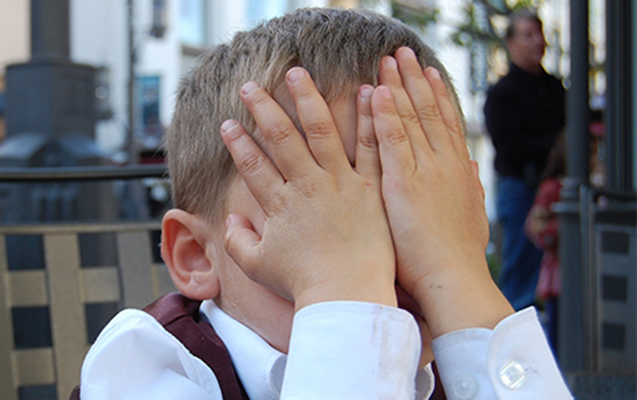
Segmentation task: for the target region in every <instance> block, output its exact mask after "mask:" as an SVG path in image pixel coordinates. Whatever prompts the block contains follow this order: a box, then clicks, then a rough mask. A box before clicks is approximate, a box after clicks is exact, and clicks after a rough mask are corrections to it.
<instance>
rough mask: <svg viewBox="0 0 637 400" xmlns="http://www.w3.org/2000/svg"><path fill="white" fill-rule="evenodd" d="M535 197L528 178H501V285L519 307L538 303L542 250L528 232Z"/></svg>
mask: <svg viewBox="0 0 637 400" xmlns="http://www.w3.org/2000/svg"><path fill="white" fill-rule="evenodd" d="M534 199H535V190H533V189H530V188H529V187H528V186H527V185H526V184H525V183H524V180H522V179H519V178H511V177H500V178H499V180H498V196H497V204H496V208H497V212H498V219H499V221H500V224H501V225H502V237H503V244H502V269H501V270H500V276H499V286H500V290H502V293H503V294H504V296H506V298H507V299H508V300H509V302H510V303H511V305H512V306H513V308H514V309H515V310H521V309H523V308H526V307H528V306H530V305H532V304H533V303H534V302H535V288H536V287H537V280H538V276H539V273H540V262H541V261H542V251H541V250H539V249H538V248H537V247H535V245H534V244H533V243H531V241H530V240H529V239H528V238H527V237H526V234H525V233H524V221H525V219H526V215H527V214H528V212H529V210H530V209H531V206H532V205H533V200H534Z"/></svg>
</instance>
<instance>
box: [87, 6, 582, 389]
mask: <svg viewBox="0 0 637 400" xmlns="http://www.w3.org/2000/svg"><path fill="white" fill-rule="evenodd" d="M411 49H413V51H412V50H411ZM414 51H415V53H416V54H417V55H416V54H414ZM392 55H393V57H392ZM423 66H431V67H433V68H431V67H428V68H427V69H426V70H425V73H424V74H423V69H422V68H423ZM441 75H442V77H441ZM246 82H248V83H246ZM379 83H380V85H379ZM450 87H451V84H450V82H449V79H448V78H447V77H446V73H445V72H444V68H443V67H442V65H440V63H439V62H438V61H437V60H436V59H435V57H434V56H433V53H432V52H431V50H430V49H429V48H427V47H426V46H425V45H424V44H422V43H421V42H420V40H419V39H418V38H417V36H416V35H415V34H414V33H412V32H411V31H409V30H408V29H407V28H405V27H404V26H403V25H401V24H400V23H398V22H396V21H394V20H390V19H387V18H385V17H382V16H378V15H375V14H371V13H366V12H362V11H352V10H348V11H344V10H329V9H312V10H301V11H297V12H295V13H293V14H290V15H288V16H285V17H282V18H279V19H275V20H272V21H269V22H267V23H265V24H264V25H262V26H260V27H257V28H255V29H253V30H251V31H249V32H244V33H239V34H237V35H236V36H235V38H234V40H233V41H232V42H231V43H230V44H229V45H227V46H220V47H218V48H216V49H214V50H212V51H210V52H209V53H207V54H205V55H204V56H203V57H202V58H201V60H200V63H199V65H198V66H197V67H196V68H195V69H194V70H193V71H192V72H191V74H190V76H189V77H188V78H186V79H185V80H184V81H183V82H182V85H181V89H180V91H179V95H178V99H177V106H176V111H175V115H174V117H173V124H172V126H171V130H170V134H169V137H168V139H167V144H166V146H167V150H168V158H169V163H170V172H171V178H172V180H173V186H174V197H175V205H176V209H174V210H171V211H169V212H168V213H167V214H166V216H165V217H164V222H163V235H162V254H163V257H164V260H165V262H166V264H167V265H168V267H169V270H170V273H171V277H172V278H173V281H174V283H175V285H176V286H177V288H178V289H179V290H180V292H181V293H183V294H184V295H185V296H186V297H188V298H190V299H194V300H203V302H202V303H201V306H200V307H199V308H198V312H197V313H195V314H196V315H195V316H194V319H195V320H197V324H198V326H199V325H201V324H203V327H202V328H201V329H202V330H208V332H210V330H211V329H212V328H213V330H212V333H210V334H209V337H212V338H213V339H212V340H211V341H210V343H213V345H212V346H213V347H214V349H215V351H218V355H219V357H217V358H223V357H227V356H228V355H229V357H230V359H231V365H227V368H219V367H218V364H215V363H216V361H214V362H208V357H207V355H205V354H204V355H202V356H196V354H198V353H197V352H198V351H200V350H201V349H198V350H197V351H195V352H191V351H189V349H190V348H186V347H185V346H184V344H183V343H182V342H183V341H182V342H180V341H179V340H177V337H180V335H181V334H182V333H183V332H181V333H173V330H170V329H172V328H170V329H169V328H167V327H166V326H167V325H169V323H166V321H164V320H163V319H162V318H158V319H157V320H155V319H154V318H153V317H151V316H150V315H148V314H147V313H144V312H141V311H136V310H126V311H123V312H122V313H120V314H119V315H118V316H117V317H116V318H115V319H114V320H113V321H112V322H111V323H110V324H109V326H107V327H106V328H105V330H104V331H103V332H102V334H101V335H100V337H99V338H98V340H97V341H96V343H95V345H94V346H93V348H92V349H91V351H90V352H89V354H88V355H87V358H86V361H85V363H84V366H83V368H82V398H85V399H93V398H110V399H112V398H136V399H137V398H153V399H156V398H167V399H168V398H170V399H180V398H183V399H187V398H210V399H219V398H246V397H250V398H253V399H270V398H272V399H276V398H279V397H280V398H286V399H357V398H360V399H371V398H386V399H413V398H414V394H415V392H416V389H417V391H418V394H417V398H427V397H428V396H429V394H430V393H431V391H432V389H433V387H432V377H431V372H430V369H429V368H428V367H427V368H424V369H420V371H419V372H418V373H417V370H418V369H419V368H418V367H419V365H420V366H421V367H422V366H424V365H426V364H428V363H429V362H430V361H431V359H432V357H431V353H430V352H429V351H428V350H427V349H428V346H427V344H428V342H429V341H430V339H429V337H430V336H433V337H434V338H435V340H434V341H433V343H432V346H433V348H434V352H435V353H436V356H437V360H438V364H439V368H440V370H441V377H442V380H443V382H444V384H445V387H446V389H447V394H448V395H449V397H450V398H458V399H467V398H485V399H486V398H504V397H506V398H516V397H513V396H515V395H517V396H520V398H532V397H535V396H540V395H542V394H544V393H550V394H551V398H570V396H569V394H568V390H567V389H566V388H565V386H564V383H563V382H562V380H561V377H560V376H559V372H558V370H557V368H556V367H555V364H554V361H553V360H552V358H551V354H550V350H549V349H548V346H547V345H546V342H545V340H544V338H543V335H542V332H541V329H540V328H539V324H538V323H537V318H536V316H535V314H534V312H533V310H532V309H529V310H526V311H523V312H521V313H518V314H516V315H513V316H512V315H511V314H513V310H512V309H511V307H510V305H509V304H508V303H507V302H506V300H505V299H504V297H503V296H502V295H501V293H500V292H499V291H498V290H497V288H496V287H495V285H494V284H493V282H492V281H491V279H490V277H489V275H488V269H487V267H486V262H485V260H484V250H485V246H486V243H487V231H488V230H487V221H486V216H485V214H484V208H483V205H482V203H483V197H482V195H481V193H482V192H481V187H480V184H479V181H478V179H477V177H476V171H475V166H474V165H473V164H472V163H471V162H470V161H469V158H468V154H467V150H466V146H465V144H464V142H463V137H462V134H463V124H462V122H461V119H460V117H459V114H460V111H459V108H458V102H457V99H456V97H455V94H454V93H453V90H449V91H447V88H450ZM239 88H241V90H240V96H237V92H238V91H239ZM243 104H245V107H244V105H243ZM246 107H247V108H246ZM228 118H234V119H228ZM219 131H220V132H221V135H218V134H217V133H216V132H219ZM299 132H301V133H302V134H303V135H304V136H305V140H304V139H303V136H301V133H299ZM248 133H249V134H248ZM222 141H223V142H222ZM377 143H378V144H377ZM226 146H227V149H228V150H229V153H228V151H227V150H226ZM264 151H265V153H264ZM266 153H267V155H266ZM230 154H231V155H232V158H231V156H230ZM233 164H235V165H236V166H237V169H236V170H235V169H234V167H233ZM237 171H238V173H237ZM224 222H225V225H224ZM395 282H398V284H399V285H398V286H395ZM397 293H398V294H397ZM399 298H400V299H401V303H403V305H404V306H405V308H408V309H409V310H410V311H411V312H412V313H413V314H414V316H412V315H411V314H409V313H407V312H405V311H403V310H401V309H399V308H397V307H396V306H397V305H398V302H399ZM403 298H405V299H406V300H407V301H402V299H403ZM155 311H157V307H154V308H153V311H152V312H151V313H154V312H155ZM153 315H156V314H153ZM158 321H159V322H158ZM416 321H417V322H418V325H416ZM425 321H426V322H425ZM496 325H497V327H496ZM210 326H212V328H210ZM418 327H420V329H421V332H420V334H419V332H418ZM493 328H495V329H494V330H492V329H493ZM193 329H195V328H194V327H193ZM197 329H199V328H197ZM169 332H170V333H169ZM521 335H525V337H524V342H523V343H524V346H522V348H520V347H521V346H520V341H521V338H520V336H521ZM421 338H422V340H423V341H424V342H425V344H426V345H425V346H423V348H422V351H421V348H420V341H421ZM220 342H221V343H220ZM286 353H287V357H286V356H285V355H284V354H286ZM193 354H194V355H193ZM212 358H215V357H212ZM215 359H216V358H215ZM202 360H204V361H202ZM228 370H230V371H231V373H230V374H229V375H228V374H227V371H228ZM234 372H236V376H234ZM237 382H238V389H237V386H233V385H235V383H237ZM233 396H235V397H233ZM454 396H455V397H454Z"/></svg>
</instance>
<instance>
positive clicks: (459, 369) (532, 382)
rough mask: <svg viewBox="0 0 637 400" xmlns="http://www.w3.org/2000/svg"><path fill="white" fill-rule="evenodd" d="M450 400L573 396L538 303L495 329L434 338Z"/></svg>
mask: <svg viewBox="0 0 637 400" xmlns="http://www.w3.org/2000/svg"><path fill="white" fill-rule="evenodd" d="M432 349H433V351H434V355H435V357H436V364H437V366H438V371H439V373H440V379H441V380H442V383H443V386H444V388H445V393H446V394H447V397H448V399H449V400H456V399H458V400H460V399H475V400H482V399H485V400H486V399H507V400H516V399H542V398H544V399H552V400H553V399H554V400H562V399H572V398H573V397H572V396H571V394H570V392H569V390H568V388H567V387H566V384H565V383H564V380H563V378H562V375H561V374H560V371H559V369H558V368H557V364H556V363H555V359H554V358H553V355H552V353H551V350H550V348H549V346H548V344H547V342H546V338H545V336H544V332H543V331H542V328H541V326H540V324H539V321H538V318H537V313H536V312H535V309H534V308H533V307H529V308H527V309H525V310H522V311H519V312H517V313H516V314H514V315H512V316H509V317H507V318H505V319H504V320H502V321H501V322H500V323H499V324H498V325H497V326H496V327H495V329H493V330H490V329H481V328H474V329H465V330H461V331H457V332H452V333H448V334H446V335H443V336H440V337H439V338H436V339H434V341H433V342H432Z"/></svg>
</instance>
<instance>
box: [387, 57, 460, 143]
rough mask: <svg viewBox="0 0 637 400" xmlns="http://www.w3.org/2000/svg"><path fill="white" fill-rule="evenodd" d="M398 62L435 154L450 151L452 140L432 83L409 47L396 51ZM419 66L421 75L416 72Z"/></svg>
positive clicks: (404, 82) (406, 88)
mask: <svg viewBox="0 0 637 400" xmlns="http://www.w3.org/2000/svg"><path fill="white" fill-rule="evenodd" d="M396 61H397V62H398V68H399V71H400V73H401V77H402V79H403V86H404V87H405V90H406V91H407V93H408V95H409V98H410V99H411V103H412V104H413V107H414V110H415V111H416V114H417V115H418V120H419V121H420V125H421V126H422V129H423V130H424V132H425V136H426V138H427V141H428V142H429V144H430V145H431V148H432V149H433V150H434V152H441V151H446V150H449V149H450V145H451V143H450V139H449V134H448V132H447V128H446V126H445V124H444V121H443V119H442V114H441V112H440V108H439V106H438V102H437V101H436V98H435V96H434V93H433V90H432V88H431V85H430V82H429V81H428V80H427V79H426V78H425V77H424V76H423V72H422V69H421V68H420V64H418V60H417V59H416V56H415V54H414V52H413V51H412V50H411V49H410V48H408V47H401V48H400V49H398V50H397V51H396ZM416 65H418V69H419V73H416V72H415V71H414V69H415V66H416Z"/></svg>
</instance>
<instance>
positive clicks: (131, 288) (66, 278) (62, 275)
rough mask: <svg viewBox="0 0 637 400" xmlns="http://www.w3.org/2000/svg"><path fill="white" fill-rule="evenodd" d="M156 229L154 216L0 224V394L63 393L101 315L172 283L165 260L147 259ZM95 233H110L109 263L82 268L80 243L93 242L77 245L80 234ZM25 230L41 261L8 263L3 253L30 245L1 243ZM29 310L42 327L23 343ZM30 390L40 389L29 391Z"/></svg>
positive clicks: (138, 303) (138, 302) (143, 300)
mask: <svg viewBox="0 0 637 400" xmlns="http://www.w3.org/2000/svg"><path fill="white" fill-rule="evenodd" d="M159 229H160V223H159V221H153V222H143V223H138V222H125V223H96V224H87V223H77V224H75V223H72V224H54V225H50V224H40V225H16V226H0V398H1V399H5V400H17V399H18V397H19V393H21V394H22V395H21V397H26V398H30V397H33V398H36V397H40V398H53V396H56V397H57V398H58V399H66V398H68V395H69V393H70V392H71V390H72V389H73V387H74V386H75V385H77V383H78V382H79V379H80V376H79V375H80V366H81V363H82V360H83V358H84V355H85V354H86V352H87V350H88V348H89V346H90V341H91V340H93V339H94V336H95V335H96V333H95V332H96V330H99V328H100V327H101V326H102V325H103V323H104V322H105V320H106V319H108V318H110V316H111V315H112V314H113V313H115V312H116V311H117V310H119V309H121V308H125V307H138V308H141V307H144V306H146V305H147V304H149V303H151V302H152V301H153V300H154V299H155V298H157V297H159V296H161V295H163V294H165V293H168V292H171V291H174V290H175V288H174V286H173V284H172V282H171V280H170V276H169V274H168V271H167V269H166V267H165V265H164V264H162V263H160V262H156V261H154V260H153V258H154V257H153V246H156V243H153V241H152V240H151V235H152V234H153V232H155V233H156V232H157V231H158V230H159ZM100 234H104V235H111V237H113V236H114V243H115V245H114V246H113V247H114V249H115V252H116V253H117V256H116V257H114V258H113V257H111V258H113V259H114V260H115V263H116V265H99V266H95V265H92V266H90V267H86V268H84V267H83V266H82V261H81V260H82V258H86V257H83V256H84V254H81V253H82V251H94V250H95V248H99V244H97V245H95V243H93V246H89V248H88V249H82V248H81V247H82V246H81V243H82V240H81V239H82V237H83V236H84V235H89V236H90V235H100ZM27 235H28V237H35V238H41V248H42V249H43V256H44V269H37V270H29V269H21V270H17V269H15V268H12V267H11V266H10V265H9V264H10V260H9V259H10V258H11V257H9V256H8V255H9V254H10V253H13V254H15V253H16V252H18V253H19V252H20V251H30V250H29V249H28V248H25V249H20V248H13V249H11V248H8V246H9V247H11V246H12V245H13V243H15V242H14V241H12V240H14V238H16V237H21V236H22V237H27ZM33 235H35V236H33ZM8 239H11V240H8ZM111 256H112V254H111ZM89 258H90V257H89ZM107 258H108V257H107ZM103 305H107V306H108V307H106V308H104V307H101V306H103ZM100 307H101V308H100ZM105 309H106V312H105V311H104V310H105ZM104 314H108V315H104ZM33 316H38V317H39V322H40V326H44V328H46V329H49V330H50V335H48V334H45V335H40V336H44V337H45V339H44V340H42V339H41V338H40V339H38V338H36V340H35V343H31V344H29V343H28V342H29V333H30V332H33V331H34V328H33V326H32V325H29V326H21V325H22V324H23V323H24V322H25V321H26V322H28V323H29V324H30V323H31V322H33V320H34V319H38V318H34V317H33ZM95 325H98V327H97V328H95ZM35 330H37V329H35ZM91 331H92V332H91ZM47 335H48V338H47ZM36 336H37V335H36ZM25 338H26V339H25ZM38 390H41V391H44V392H46V393H47V394H41V395H37V394H35V395H34V393H37V391H38ZM51 392H54V393H55V394H51ZM29 393H30V394H29ZM47 396H48V397H47Z"/></svg>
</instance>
